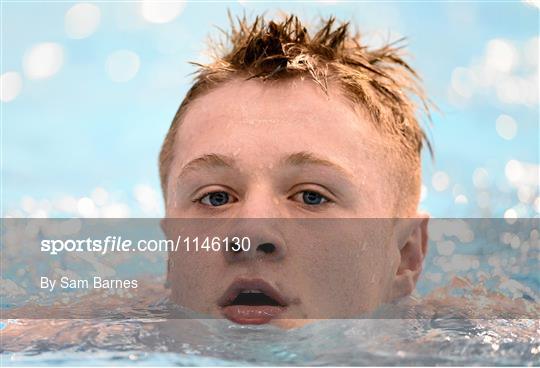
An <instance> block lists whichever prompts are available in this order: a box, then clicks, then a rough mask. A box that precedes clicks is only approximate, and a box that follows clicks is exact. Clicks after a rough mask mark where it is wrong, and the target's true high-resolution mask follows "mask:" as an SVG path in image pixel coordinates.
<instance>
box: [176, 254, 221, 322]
mask: <svg viewBox="0 0 540 368" xmlns="http://www.w3.org/2000/svg"><path fill="white" fill-rule="evenodd" d="M213 253H214V252H209V253H207V252H199V253H195V252H194V253H192V254H186V253H185V252H175V253H170V254H169V271H168V272H169V274H168V280H169V284H170V288H171V297H172V299H173V301H174V302H176V303H178V304H180V305H183V306H186V307H188V308H191V309H194V310H196V311H200V312H205V311H207V310H209V308H212V307H213V306H214V305H215V302H216V298H217V297H218V296H219V294H216V290H214V286H216V285H219V283H218V281H219V280H220V275H222V273H223V272H221V271H222V267H223V265H222V260H221V259H222V258H223V256H221V255H220V254H213ZM201 308H202V309H201Z"/></svg>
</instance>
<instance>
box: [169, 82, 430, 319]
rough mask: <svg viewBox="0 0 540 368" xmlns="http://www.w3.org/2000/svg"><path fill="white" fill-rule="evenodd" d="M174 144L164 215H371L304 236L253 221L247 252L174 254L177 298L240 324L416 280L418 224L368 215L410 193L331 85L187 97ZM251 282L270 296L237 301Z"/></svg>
mask: <svg viewBox="0 0 540 368" xmlns="http://www.w3.org/2000/svg"><path fill="white" fill-rule="evenodd" d="M174 147H175V148H174V160H173V162H172V165H171V168H170V172H169V179H168V185H167V204H166V214H167V217H181V218H246V219H248V218H249V219H253V218H259V219H260V218H266V219H268V218H271V219H290V218H293V219H296V218H303V219H314V218H319V219H321V218H332V219H338V218H349V219H350V218H371V219H372V220H365V221H364V222H362V221H360V220H356V221H357V222H356V225H355V226H351V225H350V224H351V223H350V222H346V221H344V222H343V223H335V226H333V227H332V229H333V230H332V229H330V228H329V229H330V230H328V229H326V230H324V231H323V230H322V229H323V228H324V226H321V227H317V226H313V229H312V230H313V232H311V234H312V238H311V239H310V232H308V233H307V235H306V232H305V231H304V232H302V231H298V232H296V233H295V230H294V226H292V225H291V224H287V223H286V221H287V220H279V221H280V223H281V225H279V223H278V224H276V221H274V222H272V221H269V220H258V221H255V220H253V223H252V224H251V225H249V226H245V227H244V230H245V234H246V235H249V236H250V238H252V242H251V243H252V244H251V249H250V251H248V252H240V253H231V252H206V251H204V252H199V253H194V252H191V253H185V252H177V253H172V254H171V259H170V269H169V281H170V285H171V288H172V298H173V300H174V301H175V302H177V303H179V304H181V305H184V306H186V307H188V308H191V309H194V310H196V311H200V312H204V313H210V314H214V315H216V316H221V315H224V316H226V317H227V318H229V319H231V320H233V321H236V322H239V323H266V322H269V321H271V320H277V319H278V318H279V319H309V318H332V317H334V318H346V317H351V316H354V315H357V314H359V313H361V312H366V311H369V310H372V309H374V308H375V307H376V306H377V305H379V304H380V303H382V302H384V301H388V300H390V299H391V298H393V297H395V296H399V295H405V294H407V293H409V292H410V291H411V290H410V289H411V285H412V286H414V282H415V280H416V277H417V274H418V273H419V272H420V268H421V261H422V259H423V255H424V253H425V244H424V240H425V221H423V222H422V224H423V225H422V224H420V223H418V224H417V223H415V225H414V226H407V228H406V229H401V230H400V231H394V227H393V225H392V224H393V223H391V222H389V221H377V220H373V219H375V218H391V217H395V216H396V214H395V207H396V204H397V203H398V202H397V201H399V200H400V197H399V196H403V195H407V194H404V193H396V191H395V188H396V184H395V182H392V180H394V181H395V179H394V178H393V177H392V169H390V167H391V165H389V164H388V160H389V156H388V155H387V154H386V152H387V150H385V149H384V147H385V139H384V138H383V137H382V136H381V134H380V133H378V132H377V131H376V129H375V128H374V127H373V124H371V123H370V122H369V121H367V120H366V119H364V118H362V116H360V114H359V113H358V112H355V111H354V110H353V109H352V108H351V107H350V104H348V103H347V101H346V100H345V99H344V98H343V97H342V96H341V95H340V93H339V92H338V89H337V88H336V87H334V86H330V89H329V93H328V95H326V94H325V93H324V92H323V91H322V90H321V88H320V87H318V86H317V85H316V84H315V83H314V82H313V81H311V80H301V79H299V78H296V79H291V80H287V81H278V82H268V81H267V82H261V81H258V80H250V81H245V80H242V79H237V80H233V81H231V82H228V83H226V84H223V85H222V86H220V87H217V88H215V89H214V90H212V91H210V92H209V93H208V94H206V95H204V96H202V97H199V98H197V99H195V100H194V101H192V103H191V105H190V107H189V109H188V111H187V112H186V114H185V115H184V118H183V122H182V124H181V125H180V127H179V129H178V134H177V136H176V141H175V146H174ZM373 224H376V226H374V225H373ZM280 227H281V228H280ZM308 227H309V225H308ZM285 228H287V229H285ZM317 229H318V230H317ZM304 230H305V229H304ZM165 231H166V232H168V234H167V235H169V236H171V237H172V236H174V234H171V233H170V230H169V231H167V229H165ZM317 231H318V233H317ZM396 234H397V235H396ZM411 244H412V245H411ZM404 254H406V257H404ZM404 258H407V259H406V260H404ZM250 291H251V293H252V294H253V292H257V293H262V294H266V296H268V297H269V298H270V299H272V301H268V299H266V300H267V302H266V303H267V305H265V304H264V303H265V302H264V300H265V299H264V298H263V299H262V300H263V302H262V303H263V305H262V306H261V305H247V304H243V303H251V302H245V300H250V299H249V296H248V298H244V299H238V298H237V296H238V293H241V294H242V295H245V294H249V292H250ZM233 299H235V300H233ZM242 300H244V301H242ZM251 304H253V303H251Z"/></svg>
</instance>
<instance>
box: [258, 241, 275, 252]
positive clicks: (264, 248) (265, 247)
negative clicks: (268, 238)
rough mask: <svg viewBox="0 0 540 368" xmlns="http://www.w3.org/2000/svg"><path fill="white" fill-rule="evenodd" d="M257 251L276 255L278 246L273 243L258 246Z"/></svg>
mask: <svg viewBox="0 0 540 368" xmlns="http://www.w3.org/2000/svg"><path fill="white" fill-rule="evenodd" d="M257 251H261V252H263V253H266V254H270V253H274V252H275V251H276V246H275V245H274V244H272V243H263V244H259V245H258V246H257Z"/></svg>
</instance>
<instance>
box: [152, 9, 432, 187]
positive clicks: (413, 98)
mask: <svg viewBox="0 0 540 368" xmlns="http://www.w3.org/2000/svg"><path fill="white" fill-rule="evenodd" d="M224 33H225V36H226V40H225V42H224V43H220V44H218V45H217V46H216V45H214V47H213V48H212V50H211V51H213V52H214V53H215V54H217V56H216V57H215V59H214V60H213V61H212V62H211V63H210V64H198V63H194V64H195V65H196V66H197V68H198V69H197V71H196V73H195V82H194V84H193V86H192V87H191V88H190V89H189V91H188V92H187V94H186V97H185V98H184V100H183V101H182V103H181V105H180V107H179V109H178V111H177V113H176V115H175V117H174V119H173V121H172V124H171V126H170V128H169V131H168V133H167V136H166V138H165V141H164V143H163V146H162V149H161V153H160V157H159V170H160V178H161V187H162V190H163V194H164V196H165V197H166V188H167V179H168V173H169V170H170V165H171V162H172V160H173V146H174V141H175V136H176V132H177V129H178V126H179V124H180V123H181V120H182V117H183V115H184V113H185V111H186V109H187V107H188V105H189V104H190V103H191V102H192V101H193V100H194V99H195V98H197V97H199V96H201V95H202V94H204V93H205V92H207V91H209V90H211V89H212V88H215V87H216V86H217V85H220V84H223V83H225V82H227V81H230V80H231V79H233V78H238V77H239V76H240V77H245V78H246V79H253V78H257V79H260V80H261V81H264V80H269V79H271V80H275V79H285V78H290V77H295V76H308V77H310V78H311V79H313V81H314V82H316V83H317V84H318V85H319V86H320V87H321V88H322V89H323V90H324V91H325V92H328V85H329V83H330V82H332V83H336V82H337V84H338V85H340V86H341V87H342V90H343V95H344V96H345V97H346V98H347V99H348V100H349V101H350V102H351V103H352V104H353V106H355V107H358V108H360V109H361V110H363V111H365V112H367V113H368V116H369V117H370V118H371V121H372V122H373V123H374V124H375V125H376V127H377V128H378V129H379V130H380V131H381V132H382V133H385V134H386V135H387V136H388V137H391V138H393V139H394V141H395V142H397V143H398V145H397V147H399V151H400V156H401V157H402V158H404V159H406V160H407V161H409V163H410V164H412V165H411V166H410V168H411V171H409V173H410V177H411V178H413V180H412V184H414V185H412V187H413V188H414V189H413V192H414V193H415V194H416V197H418V193H419V182H420V179H419V177H420V174H419V172H420V153H421V150H422V146H423V144H424V142H427V139H426V135H425V133H424V131H423V130H422V128H421V126H420V124H419V121H418V119H417V117H416V114H417V112H418V110H419V109H421V110H423V111H424V112H426V113H427V117H428V118H429V108H428V103H427V99H426V98H425V95H424V92H423V89H422V86H421V84H420V82H419V78H418V76H417V74H416V72H415V71H414V70H413V69H412V68H411V67H410V66H409V65H408V64H407V63H406V62H405V61H404V60H403V59H402V57H401V56H400V55H401V50H402V48H401V47H398V46H396V43H393V44H387V45H385V46H383V47H380V48H377V49H368V47H367V46H364V45H362V44H361V43H360V34H358V33H356V34H354V35H351V34H350V31H349V23H342V24H339V25H338V24H336V20H335V18H334V17H330V18H328V19H326V20H323V21H322V22H321V25H320V27H319V28H318V29H317V30H315V32H313V33H310V32H308V30H307V29H306V28H305V27H304V25H302V23H301V22H300V20H299V19H298V17H296V16H294V15H290V16H286V17H284V19H282V20H281V21H270V22H267V21H265V19H264V18H263V17H256V18H255V20H254V21H252V22H249V21H248V20H247V19H246V17H245V16H244V17H243V18H238V19H236V20H233V19H232V18H231V30H230V32H224ZM427 143H428V146H429V142H427ZM402 189H404V188H403V187H402Z"/></svg>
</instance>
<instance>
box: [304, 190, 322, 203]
mask: <svg viewBox="0 0 540 368" xmlns="http://www.w3.org/2000/svg"><path fill="white" fill-rule="evenodd" d="M302 200H303V201H304V203H305V204H308V205H311V206H313V205H318V204H322V203H324V202H327V201H328V199H326V198H325V197H324V196H323V195H322V194H319V193H317V192H312V191H309V190H306V191H304V192H302Z"/></svg>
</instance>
